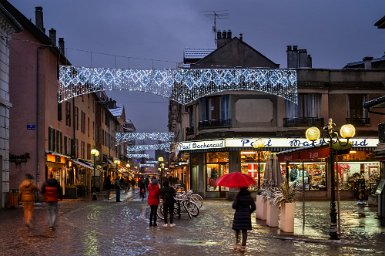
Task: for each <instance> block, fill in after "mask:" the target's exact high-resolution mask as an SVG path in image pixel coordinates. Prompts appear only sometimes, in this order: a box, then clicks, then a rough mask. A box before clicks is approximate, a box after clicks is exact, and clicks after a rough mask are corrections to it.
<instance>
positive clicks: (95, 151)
mask: <svg viewBox="0 0 385 256" xmlns="http://www.w3.org/2000/svg"><path fill="white" fill-rule="evenodd" d="M91 155H92V156H93V157H94V184H93V188H92V200H97V197H96V175H95V172H96V157H98V156H99V150H97V149H96V148H93V149H91Z"/></svg>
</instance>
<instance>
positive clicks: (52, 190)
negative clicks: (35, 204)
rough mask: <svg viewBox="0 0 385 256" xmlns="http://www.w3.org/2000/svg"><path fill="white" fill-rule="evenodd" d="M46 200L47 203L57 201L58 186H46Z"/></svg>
mask: <svg viewBox="0 0 385 256" xmlns="http://www.w3.org/2000/svg"><path fill="white" fill-rule="evenodd" d="M44 199H45V201H46V202H47V203H50V202H57V200H58V198H57V187H54V186H46V187H45V197H44Z"/></svg>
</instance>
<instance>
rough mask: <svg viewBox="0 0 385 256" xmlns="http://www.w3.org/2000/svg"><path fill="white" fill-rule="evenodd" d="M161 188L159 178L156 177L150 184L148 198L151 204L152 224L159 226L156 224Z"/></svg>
mask: <svg viewBox="0 0 385 256" xmlns="http://www.w3.org/2000/svg"><path fill="white" fill-rule="evenodd" d="M159 194H160V189H159V185H158V180H157V179H156V178H155V177H154V178H152V181H151V183H150V184H149V185H148V198H147V203H148V205H149V206H150V226H157V224H156V212H157V210H158V205H159Z"/></svg>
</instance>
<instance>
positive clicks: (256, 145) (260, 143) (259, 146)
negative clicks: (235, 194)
mask: <svg viewBox="0 0 385 256" xmlns="http://www.w3.org/2000/svg"><path fill="white" fill-rule="evenodd" d="M253 147H254V148H255V149H256V150H257V153H258V183H257V184H258V194H260V193H261V191H260V189H261V153H262V149H263V148H264V147H265V141H264V140H262V139H258V140H256V141H254V144H253Z"/></svg>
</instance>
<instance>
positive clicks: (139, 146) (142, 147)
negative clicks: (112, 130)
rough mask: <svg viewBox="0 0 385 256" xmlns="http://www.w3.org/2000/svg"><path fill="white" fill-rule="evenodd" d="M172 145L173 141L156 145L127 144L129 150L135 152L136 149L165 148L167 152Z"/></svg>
mask: <svg viewBox="0 0 385 256" xmlns="http://www.w3.org/2000/svg"><path fill="white" fill-rule="evenodd" d="M170 145H171V143H169V142H167V143H161V144H154V145H133V146H127V151H128V152H135V151H146V150H164V151H167V152H170Z"/></svg>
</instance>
